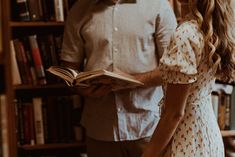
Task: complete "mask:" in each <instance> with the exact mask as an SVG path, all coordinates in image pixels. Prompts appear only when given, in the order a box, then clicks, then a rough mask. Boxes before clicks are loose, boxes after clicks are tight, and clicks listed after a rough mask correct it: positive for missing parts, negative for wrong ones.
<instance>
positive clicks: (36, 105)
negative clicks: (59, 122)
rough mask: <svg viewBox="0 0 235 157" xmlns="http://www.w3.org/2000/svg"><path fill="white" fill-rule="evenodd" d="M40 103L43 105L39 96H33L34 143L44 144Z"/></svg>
mask: <svg viewBox="0 0 235 157" xmlns="http://www.w3.org/2000/svg"><path fill="white" fill-rule="evenodd" d="M42 105H43V100H42V98H41V97H34V98H33V113H34V127H35V137H36V144H45V138H44V128H43V115H42Z"/></svg>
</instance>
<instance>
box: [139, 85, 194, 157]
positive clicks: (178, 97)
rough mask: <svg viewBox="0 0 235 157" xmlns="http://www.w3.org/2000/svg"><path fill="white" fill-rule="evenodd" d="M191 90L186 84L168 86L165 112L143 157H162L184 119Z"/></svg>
mask: <svg viewBox="0 0 235 157" xmlns="http://www.w3.org/2000/svg"><path fill="white" fill-rule="evenodd" d="M189 89H190V85H186V84H168V87H167V92H166V99H165V106H164V107H165V108H164V112H163V114H162V116H161V119H160V121H159V123H158V125H157V128H156V129H155V131H154V134H153V136H152V139H151V141H150V143H149V145H148V147H147V148H146V150H145V152H144V154H143V155H142V157H161V154H162V153H163V151H164V149H165V148H166V146H167V145H168V144H169V142H170V140H171V138H172V136H173V135H174V133H175V130H176V128H177V126H178V124H179V123H180V121H181V120H182V118H183V117H184V110H185V107H186V102H187V97H188V94H189Z"/></svg>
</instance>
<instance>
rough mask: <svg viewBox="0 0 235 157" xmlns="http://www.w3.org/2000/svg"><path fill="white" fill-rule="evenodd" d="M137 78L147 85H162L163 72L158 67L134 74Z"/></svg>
mask: <svg viewBox="0 0 235 157" xmlns="http://www.w3.org/2000/svg"><path fill="white" fill-rule="evenodd" d="M133 76H134V77H135V78H136V79H137V80H139V81H141V82H143V83H144V85H145V86H146V87H151V86H160V85H162V82H163V81H162V78H161V72H160V71H159V70H158V69H155V70H153V71H149V72H145V73H139V74H134V75H133Z"/></svg>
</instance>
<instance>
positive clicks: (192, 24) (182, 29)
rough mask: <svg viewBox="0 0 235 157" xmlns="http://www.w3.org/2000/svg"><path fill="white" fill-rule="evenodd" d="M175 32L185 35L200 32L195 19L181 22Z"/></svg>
mask: <svg viewBox="0 0 235 157" xmlns="http://www.w3.org/2000/svg"><path fill="white" fill-rule="evenodd" d="M176 33H183V34H185V35H190V34H194V35H196V34H201V32H200V29H199V26H198V24H197V22H196V21H195V20H188V21H183V22H181V23H180V24H179V25H178V27H177V28H176Z"/></svg>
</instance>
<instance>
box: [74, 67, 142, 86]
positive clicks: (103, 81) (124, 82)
mask: <svg viewBox="0 0 235 157" xmlns="http://www.w3.org/2000/svg"><path fill="white" fill-rule="evenodd" d="M88 73H89V75H83V76H80V77H78V78H77V79H76V81H77V82H76V83H77V84H79V83H83V84H87V85H105V86H110V88H112V90H120V89H126V88H134V87H137V86H141V85H143V83H142V82H139V81H138V80H135V79H134V78H130V77H127V75H126V76H123V75H120V74H116V73H113V72H110V71H106V70H101V71H100V72H94V73H93V74H91V72H88Z"/></svg>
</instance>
